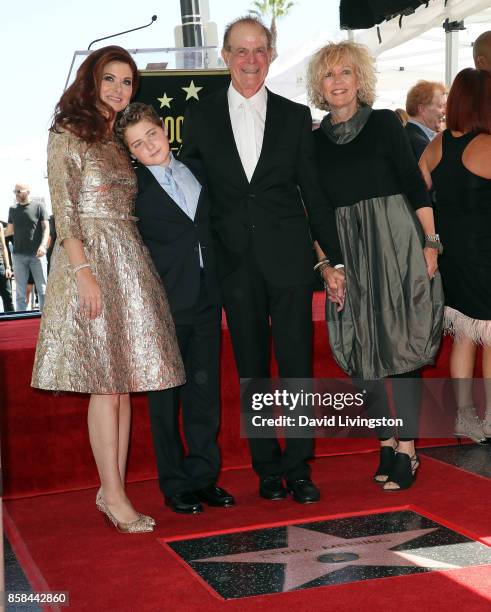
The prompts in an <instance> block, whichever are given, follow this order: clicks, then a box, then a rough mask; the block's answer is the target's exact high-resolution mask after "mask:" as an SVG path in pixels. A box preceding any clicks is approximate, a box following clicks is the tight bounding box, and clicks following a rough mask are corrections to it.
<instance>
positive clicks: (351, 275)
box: [308, 42, 443, 491]
mask: <svg viewBox="0 0 491 612" xmlns="http://www.w3.org/2000/svg"><path fill="white" fill-rule="evenodd" d="M375 81H376V79H375V70H374V63H373V59H372V57H371V56H370V54H369V52H368V50H367V49H366V48H365V47H363V46H362V45H358V44H356V43H351V42H342V43H339V44H328V45H326V46H325V47H323V48H322V49H320V50H319V51H318V52H317V53H316V54H315V55H314V56H313V58H312V60H311V62H310V66H309V82H308V88H309V95H310V99H311V101H312V103H313V104H314V105H315V106H316V107H317V108H320V109H323V110H326V111H328V114H327V115H326V116H325V117H324V119H323V121H322V123H321V126H320V129H318V130H317V131H316V132H315V135H314V138H315V143H316V162H317V165H318V170H319V176H320V177H321V182H322V187H323V189H324V192H325V195H326V199H327V200H328V201H330V202H331V203H332V206H334V207H335V213H336V223H337V228H338V233H339V238H340V242H341V249H342V252H343V261H344V264H345V271H346V298H345V304H344V308H343V309H342V310H340V311H339V309H338V308H336V306H335V304H333V303H332V302H328V305H327V314H326V317H327V322H328V329H329V340H330V344H331V348H332V351H333V354H334V357H335V359H336V360H337V362H338V363H339V365H340V366H341V367H342V368H343V369H344V370H345V371H346V372H347V373H348V374H350V375H351V376H352V377H353V378H355V379H357V380H360V381H361V384H363V387H364V388H366V389H367V390H368V391H369V395H368V404H367V405H368V407H369V409H370V410H371V412H372V413H374V414H376V415H380V416H382V415H385V414H388V405H387V396H386V393H385V389H384V384H383V381H382V379H383V378H385V377H395V378H396V380H393V381H392V382H393V385H392V387H393V394H394V402H395V408H396V411H397V416H398V417H400V418H402V420H403V422H404V426H403V427H402V428H400V429H399V431H398V436H397V437H398V441H397V437H396V435H395V432H394V431H393V430H391V429H386V428H384V429H380V430H379V431H378V432H377V433H378V437H379V439H380V443H381V452H380V465H379V467H378V469H377V471H376V473H375V476H374V478H375V480H376V481H377V482H380V483H384V484H383V488H384V490H386V491H394V490H398V489H405V488H408V487H409V486H411V484H412V483H413V480H414V476H415V473H416V470H417V468H418V466H419V460H418V458H417V456H416V452H415V448H414V437H415V435H416V432H417V420H418V409H419V403H420V380H419V378H420V369H421V367H422V366H424V365H426V364H428V363H432V361H433V359H434V357H435V354H436V352H437V349H438V346H439V343H440V337H441V328H442V315H443V296H442V290H441V280H440V277H439V274H438V272H437V257H438V250H439V246H440V245H439V242H438V237H437V236H436V235H435V227H434V222H433V211H432V208H431V206H430V204H429V198H428V193H427V190H426V187H425V183H424V181H423V178H422V176H421V174H420V171H419V169H418V165H417V163H416V161H415V159H414V156H413V154H412V152H411V149H410V146H409V142H408V140H407V137H406V135H405V133H404V128H403V127H402V125H401V123H400V121H399V119H398V118H397V116H396V115H395V113H394V112H392V111H389V110H373V109H372V104H373V102H374V99H375ZM320 257H321V259H322V254H321V255H320ZM400 378H404V379H405V380H400ZM367 381H368V382H367ZM370 381H372V382H370Z"/></svg>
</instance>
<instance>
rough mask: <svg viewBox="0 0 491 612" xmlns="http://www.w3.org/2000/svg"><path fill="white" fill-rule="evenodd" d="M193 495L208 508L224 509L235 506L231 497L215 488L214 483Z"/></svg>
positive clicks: (223, 490)
mask: <svg viewBox="0 0 491 612" xmlns="http://www.w3.org/2000/svg"><path fill="white" fill-rule="evenodd" d="M194 494H195V495H196V497H197V498H198V499H199V501H202V502H205V504H208V505H209V506H216V507H217V508H226V507H227V506H233V505H234V504H235V500H234V498H233V496H232V495H230V493H227V491H225V489H222V488H221V487H217V485H216V484H214V483H212V484H210V485H208V486H207V487H205V488H204V489H198V490H197V491H195V492H194Z"/></svg>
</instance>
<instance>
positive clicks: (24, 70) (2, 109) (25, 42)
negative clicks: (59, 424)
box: [0, 0, 338, 220]
mask: <svg viewBox="0 0 491 612" xmlns="http://www.w3.org/2000/svg"><path fill="white" fill-rule="evenodd" d="M209 5H210V19H211V20H212V21H214V22H216V24H217V27H218V37H219V40H220V39H221V37H222V35H223V29H224V26H225V25H226V24H227V23H229V22H230V21H232V20H233V19H235V18H236V17H238V16H240V15H244V14H246V13H247V12H248V9H250V8H252V1H243V0H209ZM0 15H1V24H2V25H1V40H2V46H3V59H2V73H3V75H4V76H3V82H4V87H3V88H2V95H1V96H0V117H1V118H2V119H3V126H2V130H1V135H2V137H1V139H0V220H6V218H7V214H8V208H9V206H10V205H11V204H12V203H13V201H14V194H13V192H12V191H13V187H14V184H15V182H16V181H20V182H23V181H24V182H27V183H29V184H30V185H31V187H32V195H33V196H41V197H45V199H46V200H47V201H49V194H48V184H47V183H48V181H47V180H46V178H45V175H46V142H47V130H48V127H49V124H50V120H51V115H52V112H53V109H54V107H55V105H56V103H57V101H58V100H59V98H60V96H61V94H62V92H63V88H64V85H65V81H66V78H67V75H68V71H69V67H70V64H71V61H72V57H73V53H74V51H76V50H83V49H86V48H87V47H88V45H89V43H90V42H91V41H92V40H93V39H95V38H99V37H102V36H106V35H109V34H112V33H115V32H120V31H123V30H127V29H130V28H133V27H137V26H140V25H144V24H145V23H149V22H150V19H151V16H152V15H157V16H158V19H157V21H156V22H155V23H154V24H153V25H152V26H151V27H150V28H147V29H145V30H141V31H140V32H135V33H133V34H127V35H124V36H120V37H117V38H114V39H112V40H111V41H108V42H107V43H102V42H101V43H98V44H96V45H94V47H93V48H99V47H100V46H103V45H104V44H111V43H114V44H118V45H121V46H123V47H127V48H137V47H139V48H142V47H144V48H149V47H173V46H174V27H175V26H176V25H179V24H180V23H181V11H180V2H179V0H160V1H157V0H138V2H135V1H134V0H118V1H117V2H116V1H114V0H44V1H43V2H40V1H39V0H25V1H24V2H19V1H15V0H4V2H2V9H1V12H0ZM313 15H314V16H315V19H313V18H312V16H313ZM319 27H322V28H324V27H325V28H326V33H328V32H331V31H333V30H335V29H337V27H338V2H337V1H336V0H329V1H326V0H297V2H296V3H295V5H294V7H293V9H292V11H291V12H290V14H289V15H288V16H287V17H285V18H284V19H282V20H280V21H279V23H278V30H279V33H278V50H279V52H280V53H282V52H283V51H286V50H287V49H288V48H289V47H293V46H295V45H296V44H297V43H298V40H299V37H308V36H309V35H311V34H312V33H313V32H314V31H315V32H317V31H318V30H319ZM327 37H329V36H328V35H327Z"/></svg>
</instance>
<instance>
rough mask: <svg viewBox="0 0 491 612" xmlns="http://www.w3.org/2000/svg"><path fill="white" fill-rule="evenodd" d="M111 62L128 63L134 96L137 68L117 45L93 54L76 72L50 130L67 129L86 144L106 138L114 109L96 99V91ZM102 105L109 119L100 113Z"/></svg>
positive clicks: (97, 94) (56, 109) (97, 97)
mask: <svg viewBox="0 0 491 612" xmlns="http://www.w3.org/2000/svg"><path fill="white" fill-rule="evenodd" d="M110 62H122V63H124V64H128V65H129V66H130V68H131V72H132V75H133V81H132V85H133V90H132V95H131V97H133V96H134V95H135V93H136V91H137V89H138V83H139V77H138V68H137V67H136V64H135V62H134V60H133V58H132V57H131V55H130V54H129V53H128V51H126V49H123V48H122V47H118V46H116V45H110V46H108V47H103V48H102V49H98V50H97V51H93V52H92V53H91V54H90V55H89V56H88V57H87V58H86V59H85V60H84V62H83V63H82V64H81V66H80V68H79V69H78V70H77V76H76V78H75V81H74V82H73V83H72V84H71V85H70V87H69V88H68V89H67V90H66V91H65V93H64V94H63V95H62V96H61V98H60V101H59V102H58V104H57V105H56V108H55V112H54V116H53V122H52V124H51V130H52V131H56V132H57V131H59V130H60V129H61V130H65V129H67V130H69V131H70V132H73V133H74V134H75V135H76V136H78V137H79V138H81V139H82V140H85V141H86V142H88V143H89V144H93V143H95V142H99V141H101V140H103V139H104V137H105V136H107V128H108V122H109V121H112V119H114V115H115V113H114V110H113V109H112V108H111V107H110V106H108V105H107V104H105V103H104V102H102V101H101V100H100V99H99V89H100V85H101V80H102V73H103V70H104V66H106V65H107V64H109V63H110ZM101 106H103V107H104V108H106V109H107V111H108V116H107V117H106V116H104V115H103V114H102V113H101Z"/></svg>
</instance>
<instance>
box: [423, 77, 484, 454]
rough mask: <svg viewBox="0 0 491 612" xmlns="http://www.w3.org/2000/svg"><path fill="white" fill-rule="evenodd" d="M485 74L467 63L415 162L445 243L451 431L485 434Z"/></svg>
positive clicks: (476, 438)
mask: <svg viewBox="0 0 491 612" xmlns="http://www.w3.org/2000/svg"><path fill="white" fill-rule="evenodd" d="M490 159H491V73H489V72H487V71H485V70H474V69H473V68H466V69H465V70H462V71H461V72H459V74H458V75H457V76H456V77H455V81H454V83H453V85H452V88H451V90H450V93H449V96H448V102H447V129H446V130H445V131H444V132H443V133H442V134H438V136H436V138H435V139H434V140H433V141H432V142H431V144H430V145H429V146H428V147H427V149H426V151H425V153H424V155H423V157H422V158H421V161H420V166H421V169H422V171H423V174H424V176H425V179H426V182H427V184H428V187H433V188H434V189H435V190H436V222H437V230H438V231H439V233H440V235H441V237H442V241H443V244H444V245H445V246H444V252H443V255H442V257H441V258H440V261H439V266H440V270H441V273H442V278H443V283H444V291H445V304H446V307H445V319H444V327H445V331H446V332H447V333H450V334H452V335H453V336H454V343H453V347H452V353H451V357H450V375H451V377H452V378H453V379H455V385H454V386H455V392H456V400H457V408H458V412H457V419H456V423H455V433H456V435H458V436H465V437H469V438H472V439H473V440H474V441H476V442H483V441H484V440H485V438H490V437H491V246H490V245H491V164H490V163H489V160H490ZM478 344H481V345H483V376H484V379H487V380H485V385H486V397H487V401H486V403H487V406H486V415H485V418H484V422H483V423H481V421H480V420H479V418H478V416H477V413H476V409H475V407H474V401H473V394H472V377H473V373H474V365H475V361H476V353H477V345H478Z"/></svg>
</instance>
